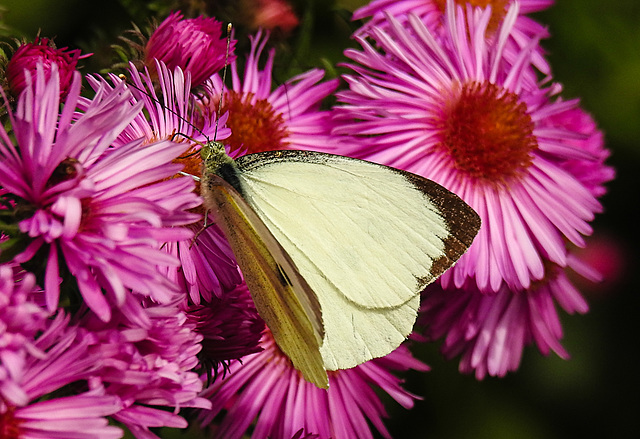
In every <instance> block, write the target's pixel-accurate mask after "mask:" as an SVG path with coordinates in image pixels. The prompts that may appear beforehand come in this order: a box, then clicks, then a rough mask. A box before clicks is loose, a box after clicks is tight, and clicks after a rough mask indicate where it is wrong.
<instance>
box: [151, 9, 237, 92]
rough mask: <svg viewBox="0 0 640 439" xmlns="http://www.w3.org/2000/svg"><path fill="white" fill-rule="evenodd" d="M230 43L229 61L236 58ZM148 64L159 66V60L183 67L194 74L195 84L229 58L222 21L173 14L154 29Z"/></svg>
mask: <svg viewBox="0 0 640 439" xmlns="http://www.w3.org/2000/svg"><path fill="white" fill-rule="evenodd" d="M235 45H236V41H235V40H231V43H230V45H229V54H228V56H229V58H228V59H229V61H232V60H234V59H235V55H234V54H233V49H234V48H235ZM144 57H145V65H146V66H147V67H149V68H150V69H153V68H155V66H156V65H155V60H159V61H162V62H163V63H164V64H166V65H167V66H168V67H169V69H171V70H173V69H174V68H176V67H180V68H181V69H182V70H183V71H184V72H189V73H190V74H191V81H192V83H193V85H194V86H198V85H200V84H202V82H203V81H205V80H206V79H207V78H208V77H209V76H211V75H212V74H214V73H215V72H217V71H219V70H220V69H222V67H223V66H224V64H225V60H226V59H227V40H226V38H224V37H223V36H222V23H221V22H219V21H217V20H215V19H213V18H207V17H197V18H189V19H183V16H182V13H180V12H174V13H172V14H171V15H169V16H168V17H167V18H166V19H165V20H164V21H163V22H162V23H161V24H160V26H158V28H157V29H156V30H155V31H154V32H153V34H152V35H151V37H150V38H149V41H148V42H147V44H146V46H145V56H144Z"/></svg>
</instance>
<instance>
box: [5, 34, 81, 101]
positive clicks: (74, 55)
mask: <svg viewBox="0 0 640 439" xmlns="http://www.w3.org/2000/svg"><path fill="white" fill-rule="evenodd" d="M87 56H89V55H81V52H80V50H79V49H75V50H68V49H67V48H66V47H63V48H61V49H57V48H56V47H55V45H54V44H53V42H51V41H49V39H48V38H40V37H37V38H36V39H35V41H34V42H33V43H24V44H21V45H20V47H18V49H17V50H16V51H15V53H14V54H13V56H12V57H11V59H10V60H9V63H8V64H7V69H6V75H7V82H8V83H9V88H10V89H11V92H12V93H13V95H14V96H15V97H18V96H19V95H20V93H22V91H23V90H24V89H25V88H26V87H27V79H26V74H25V70H26V71H27V72H29V74H30V75H31V76H35V73H36V68H37V66H38V65H43V66H44V71H45V75H46V78H47V79H49V78H50V77H51V69H52V66H53V64H55V65H57V67H58V74H59V79H60V97H64V96H66V94H67V92H68V91H69V87H70V86H71V80H72V79H73V72H75V70H76V65H77V64H78V60H79V59H81V58H86V57H87Z"/></svg>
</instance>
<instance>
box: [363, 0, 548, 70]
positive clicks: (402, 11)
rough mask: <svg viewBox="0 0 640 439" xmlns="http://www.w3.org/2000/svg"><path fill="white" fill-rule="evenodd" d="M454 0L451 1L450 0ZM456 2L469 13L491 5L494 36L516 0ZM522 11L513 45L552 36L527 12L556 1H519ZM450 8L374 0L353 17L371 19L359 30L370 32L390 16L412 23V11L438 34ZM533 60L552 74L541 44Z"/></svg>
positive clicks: (437, 0) (433, 0)
mask: <svg viewBox="0 0 640 439" xmlns="http://www.w3.org/2000/svg"><path fill="white" fill-rule="evenodd" d="M449 1H451V0H449ZM454 3H455V4H456V5H459V6H460V7H461V8H463V9H466V11H468V13H469V14H471V11H472V10H473V8H474V7H483V8H491V14H490V15H489V16H488V17H487V18H488V23H487V28H486V34H487V36H494V35H495V34H496V33H497V30H498V29H499V27H500V24H501V23H502V21H503V20H504V18H505V15H506V14H507V11H508V9H509V6H510V5H512V4H514V3H516V2H515V1H514V0H480V1H477V0H476V1H469V0H454ZM517 3H518V4H519V8H520V9H519V14H518V16H517V18H516V17H512V18H514V19H515V22H514V23H513V29H512V30H511V34H510V35H509V44H510V45H513V46H514V49H516V50H520V49H524V48H526V46H527V45H528V44H530V41H531V39H532V38H546V37H548V36H549V35H548V32H547V30H546V29H545V28H544V27H543V26H542V25H540V24H539V23H538V22H536V21H535V20H533V19H531V18H529V17H528V16H527V15H526V14H530V13H532V12H538V11H541V10H543V9H546V8H548V7H549V6H551V5H552V4H553V0H519V1H518V2H517ZM446 8H447V0H374V1H372V2H370V3H369V4H367V5H365V6H363V7H361V8H359V9H357V10H356V11H355V12H354V13H353V17H352V19H353V20H361V19H365V18H369V17H370V20H369V21H368V22H366V24H365V25H364V26H363V27H362V28H360V29H359V30H357V31H356V32H355V34H356V35H362V36H364V35H366V34H367V33H368V32H369V31H370V30H371V29H373V28H374V27H377V28H382V29H388V24H387V20H386V15H392V16H394V17H395V18H396V19H397V20H398V21H399V22H400V23H402V24H403V25H405V26H408V25H409V23H408V17H409V14H415V15H416V16H417V17H418V18H420V20H421V21H422V22H423V23H424V24H425V25H426V26H427V27H428V28H429V29H430V30H432V31H433V32H434V33H436V34H437V33H439V32H441V29H442V28H443V27H444V26H446V24H445V21H444V20H443V15H444V13H445V11H446ZM532 63H533V64H534V65H535V66H536V67H537V68H538V69H540V71H541V72H543V73H544V74H547V75H549V74H551V70H550V68H549V64H548V63H547V61H546V60H545V58H544V56H543V51H542V50H541V49H540V48H539V47H537V48H536V51H535V52H534V53H533V54H532Z"/></svg>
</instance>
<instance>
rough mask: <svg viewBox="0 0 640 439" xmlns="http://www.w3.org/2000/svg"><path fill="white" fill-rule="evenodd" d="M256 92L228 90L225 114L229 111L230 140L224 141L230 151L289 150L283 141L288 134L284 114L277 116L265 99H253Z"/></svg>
mask: <svg viewBox="0 0 640 439" xmlns="http://www.w3.org/2000/svg"><path fill="white" fill-rule="evenodd" d="M253 96H254V95H253V93H247V94H242V93H236V92H235V91H228V92H227V94H226V96H225V103H224V108H223V113H224V112H225V111H229V119H228V120H227V126H228V127H229V128H231V137H229V138H228V139H225V140H224V143H227V144H229V145H230V146H231V150H232V151H234V150H236V149H240V148H241V149H243V150H246V151H247V153H253V152H262V151H271V150H276V149H283V148H286V146H287V145H288V143H287V142H285V141H284V139H285V138H286V137H287V135H288V133H287V130H286V128H285V123H284V118H283V117H282V114H279V113H276V112H275V110H274V109H273V107H272V106H271V104H270V103H269V101H267V100H266V99H253Z"/></svg>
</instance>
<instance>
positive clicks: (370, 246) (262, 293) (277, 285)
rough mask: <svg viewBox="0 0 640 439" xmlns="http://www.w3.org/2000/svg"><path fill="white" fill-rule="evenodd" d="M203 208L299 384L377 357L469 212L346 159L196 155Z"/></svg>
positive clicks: (390, 171)
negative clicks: (298, 376)
mask: <svg viewBox="0 0 640 439" xmlns="http://www.w3.org/2000/svg"><path fill="white" fill-rule="evenodd" d="M200 154H201V156H202V159H203V170H202V178H201V191H202V196H203V198H204V204H205V206H206V207H207V208H208V209H209V210H210V212H211V214H212V215H213V217H214V219H215V222H216V223H217V225H218V226H219V227H220V228H221V229H222V231H223V233H224V234H225V236H226V237H227V239H228V240H229V243H230V245H231V248H232V249H233V252H234V254H235V256H236V258H237V262H238V265H239V267H240V269H241V270H242V273H243V275H244V277H245V281H246V283H247V286H248V288H249V291H250V293H251V295H252V297H253V300H254V303H255V305H256V309H257V310H258V313H259V314H260V316H261V317H262V318H263V320H264V321H265V323H266V325H267V327H268V328H269V329H270V330H271V332H272V334H273V337H274V339H275V341H276V343H277V345H278V346H279V347H280V349H281V350H282V351H283V352H284V353H285V355H287V356H288V357H289V358H290V359H291V362H292V363H293V366H294V367H295V368H296V369H298V370H299V371H300V372H301V373H302V376H303V377H304V379H306V380H307V381H309V382H311V383H314V384H315V385H317V386H318V387H322V388H327V387H328V376H327V371H330V370H338V369H348V368H352V367H355V366H357V365H358V364H362V363H364V362H366V361H368V360H371V359H373V358H378V357H382V356H385V355H387V354H388V353H390V352H391V351H393V350H394V349H395V348H397V347H398V346H399V345H400V344H401V343H402V342H403V341H404V340H405V339H406V338H407V336H408V335H409V334H410V333H411V331H412V328H413V325H414V323H415V321H416V318H417V312H418V307H419V305H420V293H421V292H422V291H423V290H424V288H425V287H426V286H427V285H429V284H430V283H431V282H433V281H434V280H435V279H436V278H437V277H438V276H440V275H441V274H442V273H443V272H444V271H445V270H447V269H448V268H449V267H451V266H452V265H453V264H454V263H455V262H456V261H457V260H458V258H459V257H460V256H461V255H462V254H463V253H464V252H465V251H466V250H467V249H468V248H469V246H470V245H471V243H472V241H473V239H474V237H475V235H476V234H477V232H478V230H479V228H480V218H479V216H478V215H477V213H476V212H475V211H474V210H473V209H472V208H471V207H470V206H468V205H467V204H466V203H465V202H464V201H462V200H461V199H460V198H459V197H458V196H456V195H455V194H453V193H451V192H449V191H448V190H447V189H445V188H444V187H442V186H440V185H439V184H437V183H435V182H433V181H431V180H428V179H426V178H424V177H421V176H418V175H415V174H412V173H409V172H406V171H402V170H398V169H394V168H391V167H387V166H383V165H379V164H375V163H371V162H367V161H363V160H358V159H354V158H349V157H343V156H338V155H331V154H326V153H320V152H311V151H295V150H281V151H268V152H260V153H255V154H247V155H244V156H241V157H239V158H238V159H236V160H234V159H232V158H231V157H230V156H229V155H227V153H226V151H225V147H224V145H223V144H222V143H220V142H216V141H213V142H208V143H206V144H204V145H203V146H202V148H201V150H200Z"/></svg>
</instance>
